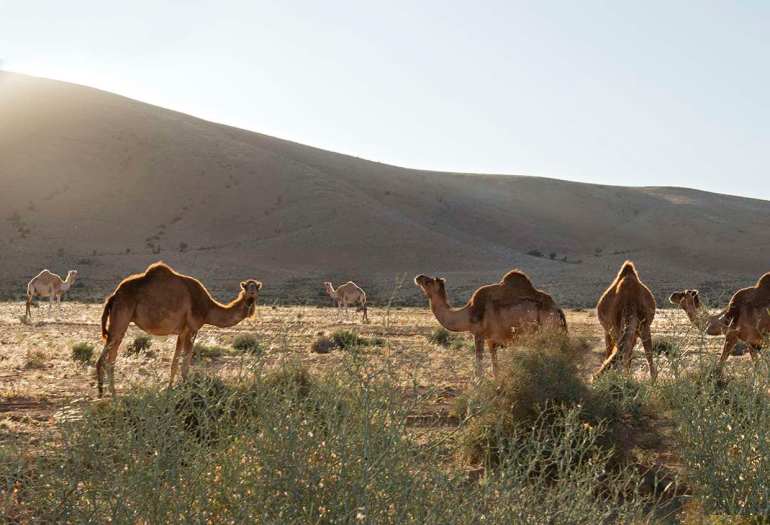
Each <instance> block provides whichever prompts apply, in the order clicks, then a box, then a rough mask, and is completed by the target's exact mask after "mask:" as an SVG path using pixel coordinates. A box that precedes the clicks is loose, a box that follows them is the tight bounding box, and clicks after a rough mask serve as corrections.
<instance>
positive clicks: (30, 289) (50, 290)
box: [26, 270, 78, 319]
mask: <svg viewBox="0 0 770 525" xmlns="http://www.w3.org/2000/svg"><path fill="white" fill-rule="evenodd" d="M77 277H78V272H77V270H70V271H69V272H67V278H66V279H62V278H61V277H60V276H59V275H57V274H55V273H52V272H51V271H49V270H43V271H42V272H40V273H39V274H37V275H36V276H34V277H33V278H32V280H31V281H30V282H29V283H27V309H26V315H27V319H29V318H30V316H31V312H30V306H32V299H34V298H35V296H37V297H48V298H49V300H50V303H48V307H49V308H50V307H51V305H52V304H53V302H54V301H56V302H57V303H58V304H59V306H61V298H62V295H64V293H65V292H67V290H69V289H70V288H72V285H73V284H75V279H77Z"/></svg>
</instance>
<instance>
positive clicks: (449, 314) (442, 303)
mask: <svg viewBox="0 0 770 525" xmlns="http://www.w3.org/2000/svg"><path fill="white" fill-rule="evenodd" d="M430 309H431V311H432V312H433V315H434V316H436V320H437V321H438V322H439V323H440V324H441V326H443V327H444V328H446V329H447V330H450V331H452V332H467V331H469V330H470V324H471V323H470V317H469V314H468V307H467V306H466V307H464V308H461V309H457V308H452V307H451V306H450V305H449V301H448V300H447V298H446V296H445V295H444V296H441V295H436V296H434V297H431V298H430Z"/></svg>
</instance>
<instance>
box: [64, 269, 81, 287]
mask: <svg viewBox="0 0 770 525" xmlns="http://www.w3.org/2000/svg"><path fill="white" fill-rule="evenodd" d="M77 277H78V271H77V270H70V271H68V272H67V278H66V279H64V282H65V283H68V284H70V285H72V284H73V283H74V282H75V279H77Z"/></svg>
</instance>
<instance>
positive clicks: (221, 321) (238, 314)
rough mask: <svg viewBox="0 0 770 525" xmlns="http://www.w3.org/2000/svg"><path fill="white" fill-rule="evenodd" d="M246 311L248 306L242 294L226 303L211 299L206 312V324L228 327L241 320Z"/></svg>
mask: <svg viewBox="0 0 770 525" xmlns="http://www.w3.org/2000/svg"><path fill="white" fill-rule="evenodd" d="M248 313H249V308H248V307H247V306H246V300H245V298H244V297H243V296H239V297H238V298H237V299H235V300H234V301H233V302H231V303H228V304H220V303H218V302H216V301H214V300H213V299H212V300H211V302H210V304H209V311H208V313H207V314H206V324H210V325H214V326H217V327H219V328H229V327H231V326H234V325H236V324H238V323H240V322H241V321H243V320H244V319H245V318H246V316H247V315H248Z"/></svg>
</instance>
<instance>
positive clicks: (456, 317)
mask: <svg viewBox="0 0 770 525" xmlns="http://www.w3.org/2000/svg"><path fill="white" fill-rule="evenodd" d="M414 282H415V284H416V285H417V286H418V287H419V288H420V289H421V290H422V291H423V293H424V294H425V296H426V297H427V298H428V301H429V302H430V308H431V310H432V311H433V315H434V316H436V320H438V322H439V323H440V324H441V326H443V327H444V328H446V329H447V330H450V331H452V332H470V333H472V334H473V338H474V343H475V345H476V377H477V378H480V377H481V373H482V371H481V362H482V358H483V356H484V342H485V341H486V343H487V347H488V348H489V353H490V356H491V358H492V373H493V375H494V376H495V377H497V348H498V347H500V346H503V345H506V344H508V343H510V342H511V341H512V340H513V338H514V337H516V336H518V335H519V334H522V333H531V332H533V331H536V330H538V329H540V328H552V329H558V330H564V331H566V330H567V321H566V319H565V317H564V312H563V311H562V310H561V308H559V306H558V305H557V304H556V302H555V301H554V300H553V298H552V297H551V296H550V295H548V294H547V293H545V292H542V291H540V290H538V289H536V288H535V287H534V286H533V285H532V282H531V281H530V280H529V278H528V277H527V276H526V275H525V274H524V273H522V272H520V271H519V270H512V271H510V272H508V273H507V274H506V275H505V276H504V277H503V279H502V280H501V281H500V282H499V283H496V284H490V285H486V286H482V287H481V288H479V289H478V290H476V291H475V292H474V293H473V295H472V296H471V299H470V300H469V301H468V302H467V304H466V305H465V306H463V307H462V308H452V307H451V306H450V305H449V301H448V299H447V293H446V288H445V281H444V279H442V278H440V277H428V276H426V275H418V276H417V277H415V278H414Z"/></svg>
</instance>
